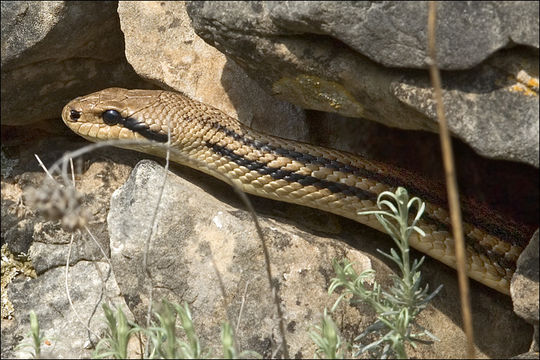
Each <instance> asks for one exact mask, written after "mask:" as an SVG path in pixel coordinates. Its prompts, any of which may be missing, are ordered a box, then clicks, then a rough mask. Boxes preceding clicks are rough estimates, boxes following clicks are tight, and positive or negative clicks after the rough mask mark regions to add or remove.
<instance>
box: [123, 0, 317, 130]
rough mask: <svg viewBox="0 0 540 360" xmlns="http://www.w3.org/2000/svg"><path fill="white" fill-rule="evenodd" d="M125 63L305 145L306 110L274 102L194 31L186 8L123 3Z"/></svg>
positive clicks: (147, 76)
mask: <svg viewBox="0 0 540 360" xmlns="http://www.w3.org/2000/svg"><path fill="white" fill-rule="evenodd" d="M118 14H119V16H120V25H121V28H122V32H123V33H124V37H125V41H126V58H127V60H128V61H129V63H130V64H131V65H132V66H133V69H134V70H135V71H136V72H137V73H138V74H139V75H140V76H141V77H143V78H145V79H148V80H150V81H152V82H154V83H155V84H157V85H158V86H160V87H161V88H164V89H170V90H176V91H180V92H182V93H184V94H186V95H188V96H190V97H191V98H193V99H196V100H199V101H201V102H204V103H206V104H208V105H212V106H214V107H216V108H218V109H220V110H221V111H223V112H225V113H226V114H228V115H230V116H232V117H234V118H237V119H239V120H240V121H242V122H243V123H245V124H247V125H249V126H252V127H254V128H257V129H259V130H262V131H266V132H270V133H273V134H275V135H281V136H285V137H292V138H295V139H300V140H306V127H307V124H306V123H305V114H304V112H303V111H302V109H300V108H298V107H296V106H294V105H292V104H290V103H288V102H286V101H282V100H279V99H277V98H275V97H272V96H270V95H269V94H268V93H266V92H265V91H263V89H262V88H261V87H260V86H259V85H258V84H257V83H256V82H255V81H253V80H252V79H250V78H249V77H248V76H247V74H246V73H245V72H244V70H243V69H242V68H241V67H239V66H238V65H237V64H236V63H235V62H234V61H232V60H231V59H230V58H229V57H227V56H226V54H223V53H221V52H220V51H219V50H217V49H216V48H214V47H212V46H210V45H208V44H207V43H206V42H204V40H203V39H201V38H200V37H199V36H198V35H197V34H195V32H194V31H193V27H192V26H191V20H190V18H189V17H188V15H187V12H186V5H185V2H181V1H180V2H168V1H165V2H129V1H126V2H119V4H118Z"/></svg>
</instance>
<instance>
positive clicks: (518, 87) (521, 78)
mask: <svg viewBox="0 0 540 360" xmlns="http://www.w3.org/2000/svg"><path fill="white" fill-rule="evenodd" d="M516 80H517V81H518V82H517V83H516V84H514V85H512V86H510V88H509V90H510V91H511V92H519V93H522V94H523V95H526V96H538V88H539V86H538V77H534V76H530V75H529V74H527V72H526V71H524V70H521V71H520V72H518V74H517V76H516Z"/></svg>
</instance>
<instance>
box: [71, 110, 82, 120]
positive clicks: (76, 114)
mask: <svg viewBox="0 0 540 360" xmlns="http://www.w3.org/2000/svg"><path fill="white" fill-rule="evenodd" d="M80 117H81V113H80V112H79V111H77V110H70V111H69V118H70V119H71V120H73V121H77V120H79V118H80Z"/></svg>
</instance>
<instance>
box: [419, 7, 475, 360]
mask: <svg viewBox="0 0 540 360" xmlns="http://www.w3.org/2000/svg"><path fill="white" fill-rule="evenodd" d="M428 6H429V7H428V8H429V11H428V29H427V34H428V54H429V59H430V61H429V73H430V77H431V81H432V84H433V89H434V95H435V104H436V109H437V118H438V120H439V134H440V139H441V148H442V155H443V162H444V172H445V175H446V191H447V193H448V206H449V208H450V220H451V223H452V232H453V235H454V240H455V241H454V243H455V248H456V268H457V273H458V281H459V293H460V297H461V311H462V316H463V324H464V328H465V334H466V336H467V357H469V358H474V357H475V352H474V334H473V326H472V314H471V304H470V296H469V279H468V277H467V272H466V266H465V244H464V240H463V228H462V220H461V210H460V207H459V195H458V191H457V180H456V173H455V166H454V157H453V152H452V142H451V140H450V134H449V131H448V124H447V122H446V117H445V115H444V105H443V100H442V89H441V77H440V73H439V69H438V66H437V54H436V47H435V44H436V37H435V24H436V10H437V3H436V1H430V2H429V5H428Z"/></svg>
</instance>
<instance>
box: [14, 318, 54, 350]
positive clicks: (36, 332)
mask: <svg viewBox="0 0 540 360" xmlns="http://www.w3.org/2000/svg"><path fill="white" fill-rule="evenodd" d="M28 336H29V337H30V338H31V339H32V340H31V342H30V343H29V342H25V343H22V344H19V345H17V346H16V347H15V349H16V350H21V349H24V348H31V352H30V356H31V357H32V358H34V359H39V358H40V357H41V344H43V343H44V342H45V341H46V339H45V337H44V335H43V333H42V332H41V330H40V329H39V322H38V318H37V316H36V313H35V312H34V310H31V311H30V331H29V332H28Z"/></svg>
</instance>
